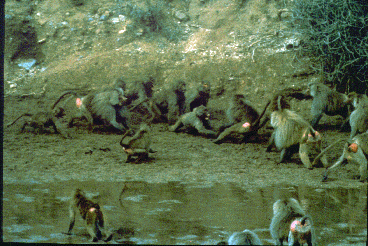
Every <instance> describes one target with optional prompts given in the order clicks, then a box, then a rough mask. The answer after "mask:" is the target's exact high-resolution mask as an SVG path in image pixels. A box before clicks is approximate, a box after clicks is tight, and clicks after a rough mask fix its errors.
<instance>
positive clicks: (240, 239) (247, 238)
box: [227, 230, 263, 245]
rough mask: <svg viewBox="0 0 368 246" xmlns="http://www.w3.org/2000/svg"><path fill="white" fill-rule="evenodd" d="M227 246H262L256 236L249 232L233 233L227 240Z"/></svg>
mask: <svg viewBox="0 0 368 246" xmlns="http://www.w3.org/2000/svg"><path fill="white" fill-rule="evenodd" d="M227 244H228V245H263V244H262V241H261V239H259V237H258V235H257V234H255V233H254V232H252V231H250V230H244V231H242V232H234V233H233V234H232V235H231V236H230V238H229V240H228V243H227Z"/></svg>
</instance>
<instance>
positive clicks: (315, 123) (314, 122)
mask: <svg viewBox="0 0 368 246" xmlns="http://www.w3.org/2000/svg"><path fill="white" fill-rule="evenodd" d="M322 115H323V113H322V112H319V113H318V114H317V113H316V114H314V115H313V120H312V122H311V125H312V127H313V128H314V127H315V126H316V125H317V124H318V122H319V120H320V119H321V118H322Z"/></svg>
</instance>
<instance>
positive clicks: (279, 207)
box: [270, 198, 316, 246]
mask: <svg viewBox="0 0 368 246" xmlns="http://www.w3.org/2000/svg"><path fill="white" fill-rule="evenodd" d="M270 233H271V236H272V238H273V239H274V240H275V244H276V245H283V241H284V240H287V241H288V245H293V246H297V245H303V244H305V243H307V244H308V246H311V245H316V243H315V240H316V238H315V234H314V228H313V222H312V219H311V218H310V217H309V216H307V215H306V213H305V212H304V210H303V209H302V207H301V206H300V204H299V202H298V201H297V200H295V199H294V198H289V199H284V200H277V201H276V202H275V203H274V204H273V218H272V221H271V225H270Z"/></svg>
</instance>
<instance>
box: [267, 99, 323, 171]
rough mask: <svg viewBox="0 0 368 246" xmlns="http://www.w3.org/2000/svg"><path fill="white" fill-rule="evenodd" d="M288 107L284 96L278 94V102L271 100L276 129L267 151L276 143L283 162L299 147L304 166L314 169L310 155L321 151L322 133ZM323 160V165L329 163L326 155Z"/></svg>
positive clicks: (272, 116)
mask: <svg viewBox="0 0 368 246" xmlns="http://www.w3.org/2000/svg"><path fill="white" fill-rule="evenodd" d="M276 105H277V106H276ZM287 107H288V102H287V101H286V99H285V97H283V96H278V98H277V102H276V100H275V99H273V101H272V102H271V110H272V113H271V126H272V127H273V128H274V131H273V133H272V135H271V138H270V141H269V144H268V146H267V150H266V151H267V152H269V151H271V148H272V146H273V145H275V146H276V148H277V149H278V150H281V154H280V161H279V162H280V163H281V162H283V161H284V160H285V159H286V158H290V157H291V155H292V154H293V153H294V152H297V151H298V149H299V157H300V159H301V161H302V162H303V164H304V166H305V167H307V168H308V169H312V168H313V166H312V164H311V161H310V159H309V156H310V155H311V154H314V155H317V154H318V153H320V152H321V145H320V143H321V142H320V141H321V139H320V135H319V133H318V132H317V131H315V130H314V129H313V128H312V127H311V125H310V124H309V123H308V122H307V121H306V120H304V119H303V117H301V116H300V115H298V114H297V113H296V112H294V111H292V110H289V109H287ZM312 150H313V151H312ZM321 161H322V162H323V165H327V164H328V163H327V159H326V158H325V157H323V158H321Z"/></svg>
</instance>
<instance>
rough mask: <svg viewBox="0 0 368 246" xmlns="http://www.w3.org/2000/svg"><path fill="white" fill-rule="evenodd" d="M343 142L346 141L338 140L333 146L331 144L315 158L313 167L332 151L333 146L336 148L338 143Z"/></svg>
mask: <svg viewBox="0 0 368 246" xmlns="http://www.w3.org/2000/svg"><path fill="white" fill-rule="evenodd" d="M342 141H345V140H343V139H339V140H336V141H335V142H333V143H332V144H330V145H329V146H327V147H326V148H325V149H324V150H322V151H321V153H319V154H318V155H317V156H316V158H314V160H313V163H312V167H313V166H314V165H316V163H317V162H318V160H319V159H321V157H322V156H323V155H324V154H325V153H326V152H327V151H328V150H330V149H331V148H332V147H333V146H335V145H336V144H337V143H340V142H342Z"/></svg>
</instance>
